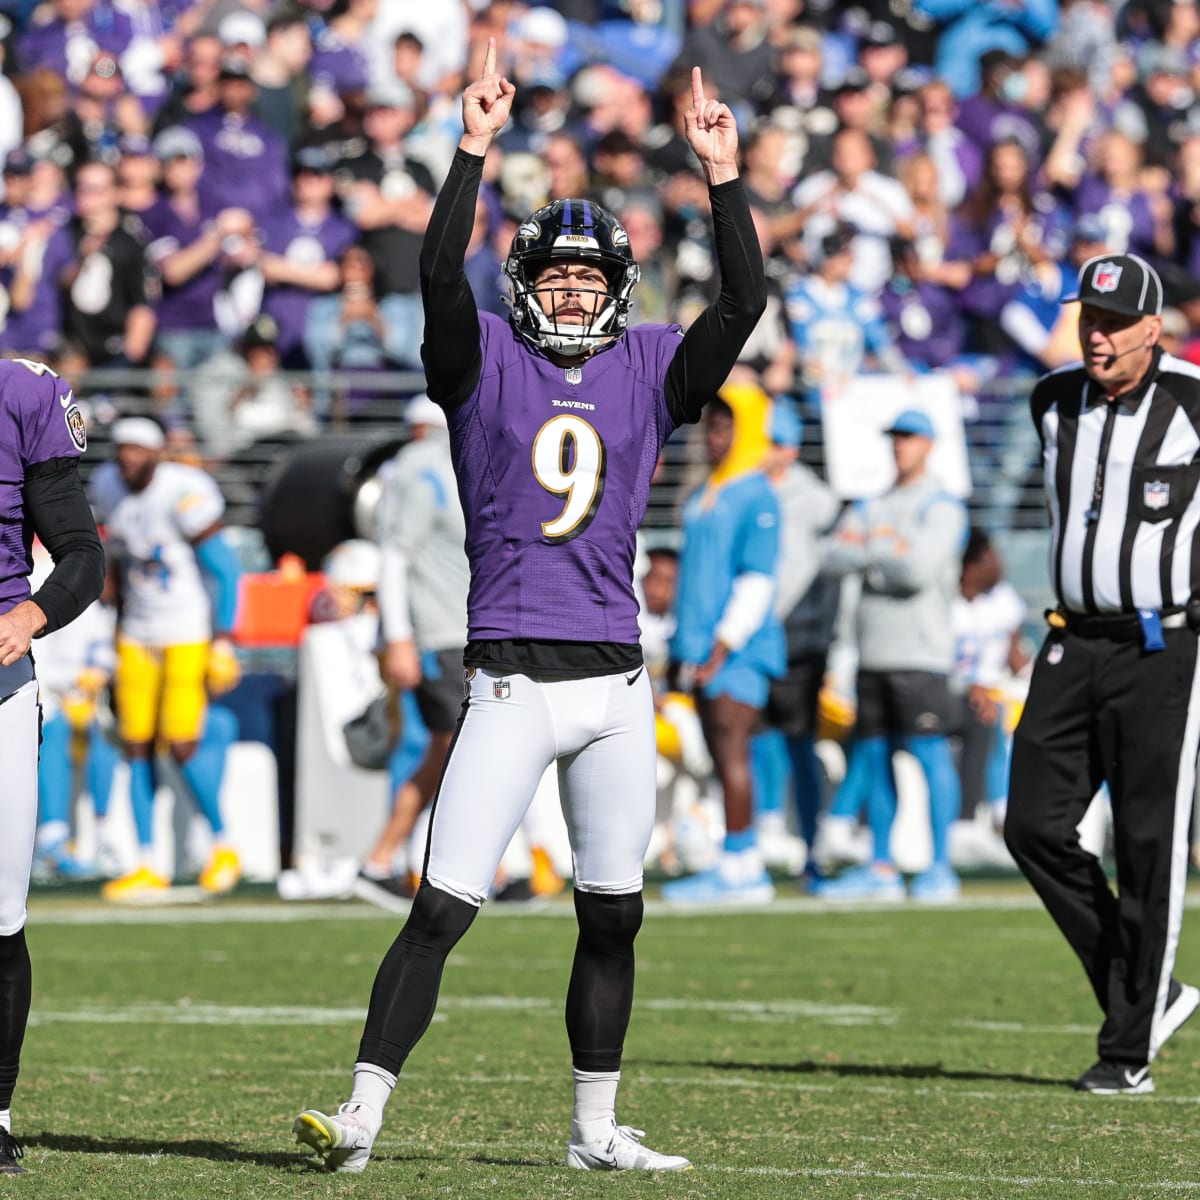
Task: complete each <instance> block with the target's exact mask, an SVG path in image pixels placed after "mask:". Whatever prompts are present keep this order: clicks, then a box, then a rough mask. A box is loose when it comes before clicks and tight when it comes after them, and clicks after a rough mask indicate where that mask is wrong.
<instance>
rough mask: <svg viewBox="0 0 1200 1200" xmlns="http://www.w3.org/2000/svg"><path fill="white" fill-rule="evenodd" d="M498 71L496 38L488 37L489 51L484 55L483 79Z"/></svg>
mask: <svg viewBox="0 0 1200 1200" xmlns="http://www.w3.org/2000/svg"><path fill="white" fill-rule="evenodd" d="M495 73H496V39H495V38H494V37H490V38H488V47H487V53H486V54H485V55H484V56H483V74H482V75H481V76H480V78H481V79H486V78H487V77H488V76H489V75H494V74H495Z"/></svg>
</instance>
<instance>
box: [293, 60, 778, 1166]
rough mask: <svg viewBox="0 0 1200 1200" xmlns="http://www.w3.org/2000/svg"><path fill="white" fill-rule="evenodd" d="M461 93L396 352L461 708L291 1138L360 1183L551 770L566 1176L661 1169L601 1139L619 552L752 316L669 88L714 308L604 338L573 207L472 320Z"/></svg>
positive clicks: (618, 826)
mask: <svg viewBox="0 0 1200 1200" xmlns="http://www.w3.org/2000/svg"><path fill="white" fill-rule="evenodd" d="M495 63H496V48H495V43H494V42H492V43H490V44H489V47H488V52H487V58H486V62H485V65H484V71H483V77H482V78H481V79H479V80H478V81H477V82H476V83H473V84H471V85H470V86H469V87H468V88H467V89H466V91H465V92H464V93H463V124H464V130H465V132H464V134H463V136H462V139H461V140H460V142H459V145H458V152H457V154H456V155H455V158H454V162H453V165H452V166H451V169H450V173H449V175H448V177H447V180H446V182H445V184H444V185H443V186H442V189H441V192H440V193H439V195H438V199H437V203H436V205H435V207H434V210H433V215H432V217H431V219H430V222H429V228H428V230H427V231H426V234H425V242H424V246H423V248H422V252H421V285H422V296H423V299H424V305H425V345H424V347H423V349H422V355H423V358H424V361H425V368H426V373H427V375H428V384H429V387H428V390H429V395H430V396H431V398H432V399H434V400H435V401H436V402H437V403H439V404H440V405H441V406H442V407H443V408H444V409H445V411H446V414H447V418H448V421H449V426H450V437H451V449H452V453H453V457H454V467H455V473H456V475H457V478H458V490H459V494H460V496H461V498H462V503H463V511H464V514H465V517H466V525H467V553H468V557H469V559H470V565H471V589H470V599H469V604H468V625H469V629H468V643H467V648H466V653H465V664H466V667H467V685H466V692H467V698H466V702H465V703H464V705H463V710H462V716H461V717H460V719H459V725H458V729H457V731H456V734H455V738H454V741H453V743H452V745H451V749H450V753H449V756H448V758H447V762H446V767H445V772H444V775H443V778H442V783H441V786H440V787H439V789H438V794H437V796H436V797H435V799H434V803H433V810H432V816H431V819H430V832H429V842H428V845H427V848H426V856H425V869H424V872H423V877H422V880H421V886H420V887H419V889H418V891H417V895H416V898H415V899H414V901H413V906H412V911H411V913H410V914H409V918H408V922H407V924H406V925H405V927H404V929H403V930H402V931H401V933H400V936H399V937H398V938H397V939H396V941H395V942H394V943H393V945H392V947H391V948H390V949H389V950H388V952H387V954H386V955H385V957H384V960H383V963H382V964H381V966H380V968H379V973H378V975H377V976H376V979H375V987H374V990H373V991H372V993H371V1003H370V1007H369V1010H368V1013H367V1022H366V1028H365V1030H364V1033H363V1038H362V1041H361V1043H360V1045H359V1051H358V1059H357V1062H356V1063H355V1068H354V1087H353V1092H352V1094H351V1096H350V1100H349V1101H348V1102H347V1103H345V1104H343V1105H342V1106H341V1108H340V1109H339V1110H338V1112H337V1113H336V1114H334V1115H331V1116H327V1115H326V1114H324V1113H322V1112H318V1111H316V1110H313V1109H309V1110H308V1111H306V1112H303V1113H301V1114H300V1116H299V1117H297V1118H296V1121H295V1125H294V1127H293V1128H294V1131H295V1133H296V1134H297V1136H298V1137H299V1139H300V1140H301V1141H302V1142H304V1143H306V1144H308V1145H309V1146H312V1147H313V1148H314V1149H315V1150H316V1151H317V1152H318V1153H319V1154H320V1155H321V1156H322V1157H323V1158H324V1160H325V1163H326V1165H327V1166H328V1168H329V1169H330V1170H334V1171H361V1170H362V1169H363V1168H364V1167H365V1166H366V1163H367V1160H368V1158H369V1156H370V1153H371V1146H372V1143H373V1142H374V1139H375V1137H376V1136H377V1134H378V1132H379V1128H380V1126H381V1124H382V1121H383V1111H384V1106H385V1105H386V1103H387V1100H388V1097H389V1096H390V1094H391V1092H392V1089H393V1088H394V1087H395V1085H396V1077H397V1075H398V1074H399V1071H400V1069H401V1067H402V1065H403V1063H404V1061H405V1059H406V1058H407V1057H408V1054H409V1052H410V1051H411V1050H412V1048H413V1046H414V1045H415V1044H416V1042H417V1040H418V1039H419V1038H420V1037H421V1035H422V1034H423V1033H424V1032H425V1029H426V1027H427V1026H428V1024H429V1021H430V1019H431V1018H432V1016H433V1011H434V1007H435V1005H436V1002H437V993H438V986H439V983H440V980H441V974H442V967H443V965H444V963H445V960H446V956H447V955H448V954H449V952H450V950H451V949H452V948H453V947H454V945H455V944H456V943H457V942H458V940H459V939H460V938H461V937H462V936H463V934H464V933H465V932H466V931H467V928H468V927H469V926H470V924H471V922H472V920H473V919H474V917H475V914H476V913H477V912H478V911H479V907H480V906H481V905H482V903H483V901H484V899H485V898H486V897H487V894H488V888H489V886H490V884H491V882H492V878H493V875H494V873H495V870H496V866H497V864H498V863H499V861H500V857H501V855H502V853H503V851H504V848H505V846H506V845H507V844H508V841H509V839H510V837H511V836H512V834H513V831H514V830H515V829H516V827H517V825H518V824H519V822H520V820H521V817H522V815H523V814H524V812H525V810H526V808H527V807H528V806H529V803H530V799H531V798H532V796H533V794H534V791H535V789H536V787H537V784H538V781H539V780H540V779H541V777H542V774H543V772H544V771H545V770H546V769H547V768H548V767H549V766H550V765H551V764H552V763H557V770H558V780H559V789H560V792H561V794H562V803H563V813H564V816H565V817H566V821H567V828H568V831H569V833H570V837H571V848H572V856H573V860H574V878H575V913H576V918H577V920H578V924H579V937H578V942H577V944H576V949H575V959H574V965H573V967H572V971H571V981H570V984H569V987H568V991H567V1004H566V1017H567V1035H568V1039H569V1041H570V1046H571V1058H572V1066H573V1071H574V1097H575V1100H574V1111H573V1115H572V1121H571V1132H570V1137H569V1141H568V1145H567V1153H566V1163H567V1165H568V1166H571V1167H577V1168H580V1169H583V1170H623V1169H627V1168H633V1169H641V1170H679V1169H682V1168H686V1167H688V1166H689V1165H690V1164H689V1163H688V1160H687V1159H686V1158H682V1157H679V1156H677V1155H666V1154H659V1153H657V1152H656V1151H653V1150H650V1149H648V1148H647V1147H645V1146H643V1145H642V1144H641V1142H640V1140H639V1139H640V1137H641V1136H642V1135H641V1134H640V1132H639V1131H637V1130H632V1129H630V1128H629V1127H628V1126H625V1125H618V1124H617V1120H616V1094H617V1084H618V1081H619V1078H620V1068H621V1051H622V1047H623V1045H624V1041H625V1032H626V1028H627V1026H628V1024H629V1018H630V1013H631V1011H632V1006H633V979H634V953H633V943H634V937H635V936H636V934H637V931H638V929H639V927H640V925H641V922H642V863H643V859H644V857H645V852H646V847H647V845H648V842H649V838H650V833H651V830H652V828H653V824H654V804H655V741H654V704H653V699H652V696H651V691H650V683H649V680H648V679H647V677H646V672H645V668H644V665H643V662H642V653H641V648H640V644H639V631H638V620H637V615H638V606H637V601H636V599H635V597H634V591H633V557H634V538H635V534H636V532H637V528H638V526H639V524H640V523H641V520H642V517H643V515H644V513H645V509H646V502H647V498H648V495H649V488H650V478H651V475H652V474H653V472H654V468H655V464H656V463H657V461H658V457H659V453H660V451H661V450H662V447H663V443H664V442H665V441H666V440H667V438H668V437H669V436H670V434H671V433H672V431H673V430H674V429H676V428H677V427H678V426H679V425H681V424H685V423H691V422H695V421H697V420H698V419H699V417H700V413H701V410H702V408H703V406H704V404H705V403H706V402H707V401H709V400H710V399H712V398H713V397H714V396H715V395H716V393H717V389H718V388H719V387H720V386H721V385H722V384H723V383H724V381H725V377H726V375H727V374H728V373H729V370H730V368H731V367H732V366H733V364H734V362H735V361H736V359H737V356H738V353H739V352H740V350H741V348H742V346H743V344H744V343H745V341H746V339H747V338H748V337H749V335H750V333H751V331H752V330H753V329H754V327H755V325H756V323H757V322H758V319H759V317H760V315H761V314H762V312H763V310H764V308H765V307H766V282H765V277H764V272H763V263H762V257H761V254H760V252H759V248H758V240H757V238H756V236H755V233H754V225H753V222H752V220H751V216H750V209H749V205H748V204H747V201H746V196H745V193H744V191H743V189H742V184H741V181H740V179H739V178H738V170H737V141H738V139H737V126H736V124H735V122H734V118H733V115H732V113H731V112H730V111H729V109H728V108H727V107H726V106H725V105H724V104H719V103H717V102H716V101H713V100H708V99H706V98H705V96H704V89H703V83H702V80H701V77H700V71H699V69H698V68H697V69H695V70H694V71H693V76H692V93H693V94H692V107H691V109H690V110H689V112H688V113H687V118H686V120H687V140H688V143H689V145H690V146H691V149H692V151H693V152H694V153H695V155H696V157H697V159H698V160H699V163H700V166H701V167H702V169H703V172H704V176H705V178H706V179H707V181H708V185H709V197H710V199H711V203H712V217H713V225H714V229H715V234H716V247H717V261H718V265H719V267H720V274H721V292H720V295H719V296H718V298H717V300H716V301H715V302H714V303H713V304H712V306H710V307H709V308H707V309H706V310H705V311H704V312H703V313H702V314H701V315H700V316H699V317H698V318H697V320H696V321H695V322H694V324H693V325H692V326H691V328H690V329H689V330H688V332H687V333H686V334H683V333H682V332H681V330H680V329H679V327H678V326H661V325H658V326H656V325H640V326H637V327H635V328H632V329H627V328H626V323H627V319H628V313H629V304H630V296H631V293H632V291H633V288H634V285H635V284H636V283H637V280H638V266H637V263H636V262H635V261H634V258H633V254H632V252H631V250H630V247H629V238H628V236H627V235H626V233H625V230H624V229H623V228H622V227H621V226H620V225H619V224H618V223H617V221H616V220H615V218H613V217H612V216H611V214H609V213H607V212H606V211H605V210H604V209H602V208H600V207H599V206H598V205H596V204H592V203H590V202H589V201H586V200H558V201H555V202H554V203H553V204H550V205H548V206H547V207H546V208H543V209H539V210H538V211H537V212H535V213H534V214H533V215H532V216H530V217H529V218H528V219H527V220H526V221H525V222H524V223H523V224H522V225H521V226H520V228H519V229H518V231H517V234H516V236H515V238H514V239H513V244H512V249H511V251H510V253H509V256H508V260H507V262H506V264H505V268H504V270H505V275H506V277H507V279H508V282H509V285H510V288H511V293H512V294H511V305H512V315H511V319H510V321H509V322H508V323H505V322H504V321H502V320H500V319H499V318H497V317H494V316H492V315H491V314H488V313H480V312H478V311H477V309H476V306H475V302H474V300H473V298H472V295H471V289H470V285H469V283H468V281H467V275H466V272H465V270H464V258H465V254H466V249H467V244H468V242H469V240H470V236H471V227H472V224H473V222H474V216H475V202H476V197H477V195H478V190H479V182H480V177H481V174H482V170H483V159H484V154H485V153H486V151H487V149H488V147H489V145H490V144H491V142H492V139H493V138H494V137H495V136H496V134H497V133H498V132H499V131H500V130H501V129H502V128H503V127H504V125H505V123H506V122H507V121H508V118H509V111H510V108H511V105H512V99H513V94H514V92H515V88H514V86H513V85H512V83H510V82H509V81H508V80H507V79H505V78H503V77H502V76H500V75H498V74H496V73H495Z"/></svg>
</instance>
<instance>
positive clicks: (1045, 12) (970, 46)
mask: <svg viewBox="0 0 1200 1200" xmlns="http://www.w3.org/2000/svg"><path fill="white" fill-rule="evenodd" d="M912 7H913V10H914V11H915V12H917V13H918V14H920V15H921V16H922V17H925V18H928V19H930V20H933V21H936V22H938V23H939V25H940V29H939V31H938V41H937V56H936V59H935V62H934V68H935V72H936V74H937V76H938V77H939V78H941V79H944V80H946V82H947V83H949V84H950V86H951V88H953V89H954V94H955V95H956V96H958V97H959V98H960V99H961V98H963V97H966V96H970V95H971V94H972V93H973V92H975V91H976V90H978V89H979V88H980V86H981V83H982V79H981V76H982V75H983V74H986V67H985V66H984V65H983V60H984V59H986V57H987V55H988V54H989V53H991V52H994V51H1004V52H1005V53H1006V54H1009V55H1012V56H1013V57H1014V58H1018V59H1020V58H1024V57H1025V56H1026V55H1027V54H1028V53H1029V52H1030V51H1031V50H1036V49H1037V48H1038V47H1039V46H1041V45H1042V44H1043V43H1044V42H1045V41H1046V40H1047V39H1049V38H1050V37H1052V36H1053V35H1054V33H1055V31H1056V30H1057V28H1058V0H913V4H912ZM1001 136H1005V135H1001Z"/></svg>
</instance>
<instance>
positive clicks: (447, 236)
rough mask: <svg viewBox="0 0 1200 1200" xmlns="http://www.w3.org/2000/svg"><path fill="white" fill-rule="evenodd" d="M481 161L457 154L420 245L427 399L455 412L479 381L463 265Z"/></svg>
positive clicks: (474, 319) (474, 322) (475, 322)
mask: <svg viewBox="0 0 1200 1200" xmlns="http://www.w3.org/2000/svg"><path fill="white" fill-rule="evenodd" d="M482 177H483V159H482V157H480V156H479V155H477V154H468V153H467V151H465V150H458V151H456V152H455V155H454V161H453V162H452V163H451V165H450V173H449V174H448V175H447V176H446V182H445V183H444V184H442V188H441V191H439V192H438V196H437V200H436V201H435V203H434V206H433V213H432V214H431V216H430V218H429V226H428V228H427V229H426V230H425V240H424V242H423V243H422V244H421V301H422V303H423V305H424V307H425V342H424V344H423V345H422V346H421V360H422V362H424V364H425V376H426V380H427V382H428V393H429V398H430V399H431V400H433V401H435V402H436V403H438V404H440V405H441V406H442V407H443V408H448V409H454V408H457V407H458V406H459V405H460V404H462V403H463V401H465V400H466V399H467V397H468V396H469V395H470V394H471V393H472V392H473V391H474V390H475V385H476V384H477V383H478V382H479V372H480V371H481V370H482V368H483V353H482V351H481V350H480V348H479V310H478V309H477V308H476V307H475V297H474V296H473V295H472V294H471V285H470V283H469V282H468V281H467V272H466V268H465V266H464V263H465V260H466V256H467V243H468V242H470V240H471V229H472V227H473V226H474V224H475V201H476V199H477V197H478V195H479V181H480V179H482Z"/></svg>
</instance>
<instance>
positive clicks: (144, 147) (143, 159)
mask: <svg viewBox="0 0 1200 1200" xmlns="http://www.w3.org/2000/svg"><path fill="white" fill-rule="evenodd" d="M117 152H118V155H119V157H118V158H117V182H118V184H119V185H120V192H119V195H118V197H117V202H118V203H119V204H120V206H121V209H122V211H123V212H124V213H126V214H127V215H128V216H131V217H135V218H137V219H138V220H139V221H140V219H141V218H142V217H143V215H144V214H145V213H146V212H147V211H148V210H149V209H151V208H153V207H154V205H155V204H157V203H158V200H159V192H158V185H159V183H160V182H161V180H162V164H161V163H160V162H159V161H158V155H156V154H155V153H154V146H153V144H152V143H151V141H150V139H149V138H148V137H146V135H145V134H142V133H127V134H123V135H122V136H121V137H120V138H119V139H118V140H117ZM143 240H146V239H144V238H143Z"/></svg>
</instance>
